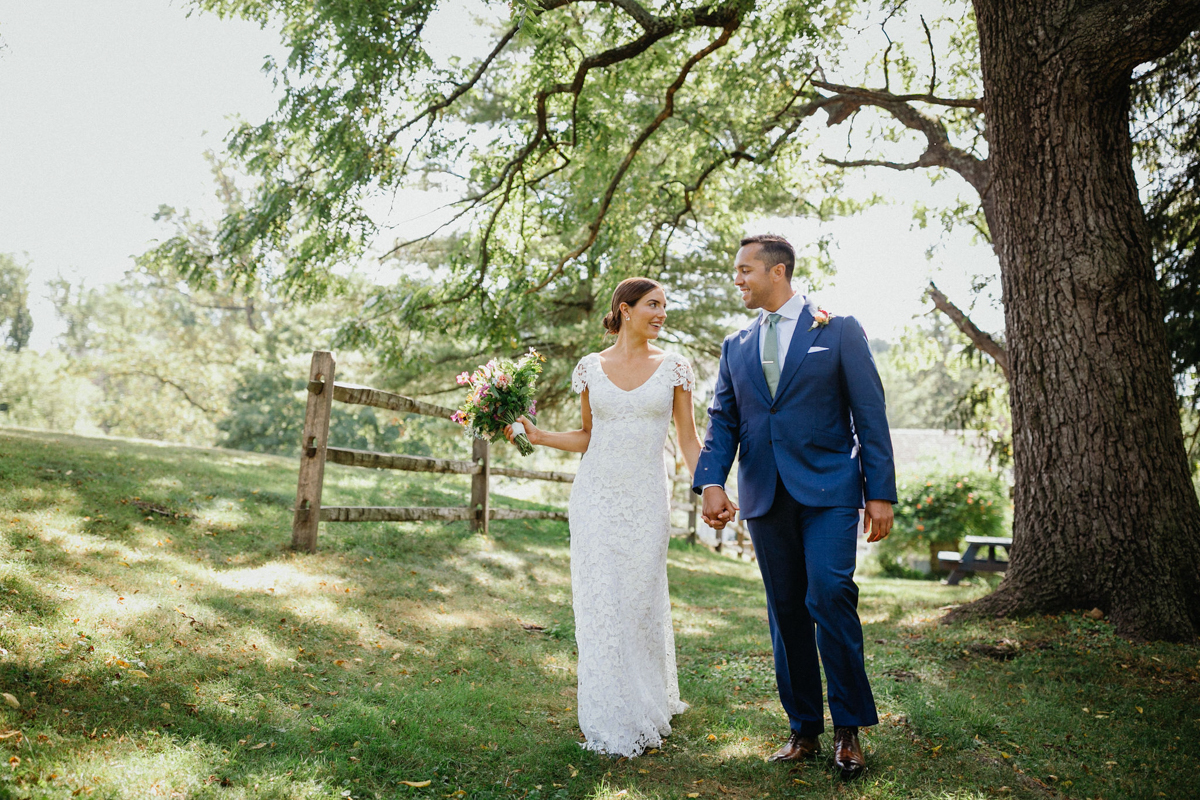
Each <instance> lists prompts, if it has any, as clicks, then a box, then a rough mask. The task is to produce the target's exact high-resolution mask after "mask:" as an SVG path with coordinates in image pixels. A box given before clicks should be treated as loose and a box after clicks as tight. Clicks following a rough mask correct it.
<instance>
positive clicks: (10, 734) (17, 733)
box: [0, 731, 21, 741]
mask: <svg viewBox="0 0 1200 800" xmlns="http://www.w3.org/2000/svg"><path fill="white" fill-rule="evenodd" d="M14 736H16V737H17V739H18V741H19V740H20V738H21V732H20V731H4V732H3V733H0V739H11V738H12V737H14Z"/></svg>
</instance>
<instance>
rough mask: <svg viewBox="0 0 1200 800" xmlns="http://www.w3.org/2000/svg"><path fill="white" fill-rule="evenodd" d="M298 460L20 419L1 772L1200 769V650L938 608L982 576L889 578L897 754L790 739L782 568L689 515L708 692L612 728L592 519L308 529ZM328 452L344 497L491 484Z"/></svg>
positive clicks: (558, 794)
mask: <svg viewBox="0 0 1200 800" xmlns="http://www.w3.org/2000/svg"><path fill="white" fill-rule="evenodd" d="M296 466H297V465H296V463H295V462H294V461H293V460H292V459H280V458H274V457H267V456H258V455H253V454H247V453H237V452H230V451H221V450H205V449H198V448H187V447H179V446H170V445H156V444H152V443H145V442H123V441H118V440H108V439H88V438H81V437H72V436H63V435H54V434H46V433H35V432H29V431H20V430H12V429H7V430H6V429H0V692H3V693H5V694H6V695H7V697H5V698H4V702H2V703H0V797H14V798H26V797H31V798H32V797H37V798H41V797H48V798H68V797H84V796H87V797H92V798H109V797H112V798H125V797H130V798H133V797H138V798H144V797H155V796H158V797H195V798H202V797H213V798H217V797H220V798H246V797H254V798H347V797H353V798H374V797H386V798H391V797H414V798H447V797H449V798H455V797H472V798H474V797H479V798H491V797H495V798H521V799H522V800H523V799H525V798H529V799H530V800H542V798H576V797H579V798H583V797H589V798H591V797H595V798H607V797H616V796H620V797H624V798H639V797H664V798H684V797H689V798H716V799H721V798H761V797H778V798H783V797H818V798H833V797H838V798H843V797H844V798H850V797H854V798H858V797H869V798H914V797H928V798H977V797H992V796H1006V797H1080V798H1083V797H1105V798H1123V797H1131V798H1154V797H1161V796H1166V797H1171V798H1180V797H1187V796H1194V785H1193V784H1194V778H1193V776H1192V775H1191V770H1192V769H1194V768H1195V765H1196V763H1197V757H1198V756H1200V745H1198V744H1197V742H1200V720H1197V719H1196V718H1197V717H1200V703H1198V701H1200V688H1198V685H1197V661H1198V659H1200V648H1197V647H1196V646H1194V645H1151V646H1146V645H1134V644H1130V643H1127V642H1124V641H1122V640H1119V639H1117V638H1115V637H1114V636H1113V634H1112V630H1111V627H1110V626H1109V625H1108V624H1107V623H1106V622H1105V621H1103V620H1092V619H1089V618H1087V617H1084V616H1082V615H1081V614H1079V613H1077V612H1074V613H1069V614H1064V615H1062V616H1059V617H1053V618H1044V619H1037V620H1026V621H1021V622H995V623H987V624H980V625H975V626H966V627H954V628H947V627H944V626H940V625H939V624H938V623H937V622H936V620H937V618H938V616H939V615H940V614H941V613H942V612H941V611H940V610H939V609H941V608H942V607H945V606H948V605H952V604H955V603H961V602H963V601H965V600H967V599H970V598H971V597H974V596H977V595H978V594H979V593H980V592H982V591H985V590H986V587H985V586H982V585H976V586H968V587H946V586H940V585H937V584H934V583H928V582H908V581H894V580H871V579H866V580H864V581H863V582H862V583H863V593H862V599H861V606H860V610H861V613H862V616H863V619H864V621H865V623H866V633H867V642H868V645H867V647H868V650H867V659H868V661H867V664H868V670H869V672H870V674H871V676H872V680H873V684H874V688H875V691H876V696H877V700H878V703H879V706H880V711H881V715H882V716H883V721H882V723H881V724H880V725H879V726H877V727H876V728H874V729H872V730H870V731H868V732H866V733H865V735H864V744H865V746H866V749H867V752H868V758H869V762H870V766H871V772H870V773H869V775H868V776H867V777H866V778H865V779H864V780H862V781H859V782H856V783H854V784H851V785H848V786H847V785H843V784H842V783H841V782H840V780H836V779H834V778H832V774H833V773H832V770H831V768H830V766H829V763H828V759H827V758H825V757H823V758H822V759H819V760H818V761H817V762H815V763H812V764H807V765H802V766H795V767H782V766H779V765H773V764H767V763H764V762H763V757H764V756H766V755H767V754H769V753H770V752H771V751H772V750H773V749H774V748H775V747H776V746H777V745H778V743H779V742H780V741H781V740H782V737H783V735H784V734H785V733H786V721H785V718H784V716H783V713H782V711H781V709H780V708H779V704H778V701H777V699H776V698H775V694H774V677H773V670H772V665H771V657H770V645H769V641H768V638H767V627H766V613H765V608H764V604H763V597H762V588H761V583H760V581H759V578H758V574H757V569H756V567H755V566H754V565H753V564H749V563H742V562H739V561H735V560H733V559H730V558H726V557H723V556H718V555H715V554H712V553H710V552H708V551H707V550H704V549H701V548H696V549H693V548H689V547H688V546H687V545H686V544H683V543H681V542H673V543H672V545H671V550H670V559H669V570H670V581H671V587H672V599H673V613H674V619H675V626H676V631H677V645H678V652H679V670H680V685H681V689H682V693H683V697H684V699H685V700H687V701H688V702H690V703H691V704H692V708H691V709H690V710H689V711H688V712H687V713H685V714H684V715H682V716H680V717H678V718H677V725H676V728H675V731H674V733H673V734H672V736H671V737H670V739H669V740H668V743H667V745H666V746H665V747H664V748H663V749H662V750H661V751H658V752H654V753H652V754H648V755H647V756H644V757H642V758H637V759H633V760H620V761H613V760H610V759H607V758H603V757H598V756H595V755H593V754H590V753H587V752H584V751H582V750H581V749H580V748H579V747H578V746H577V745H576V742H577V741H578V737H579V731H578V728H577V726H576V724H575V708H574V706H575V698H574V683H575V677H574V670H575V655H574V631H573V626H572V613H571V605H570V603H571V597H570V582H569V571H568V547H567V529H566V526H565V525H564V524H562V523H554V522H498V523H494V526H493V531H492V535H490V536H489V537H486V538H484V537H481V536H477V535H473V534H471V533H470V532H468V530H467V528H466V525H465V524H449V525H445V524H433V523H406V524H360V525H341V526H325V527H324V528H323V531H322V536H321V541H320V552H318V553H317V554H315V555H301V554H297V553H293V552H291V551H290V550H289V549H288V548H287V544H288V542H289V541H290V526H291V511H290V509H291V505H292V502H293V498H294V496H295V480H296ZM326 480H327V489H326V498H327V499H326V502H328V503H330V504H346V505H409V504H412V505H457V504H461V503H463V502H464V501H465V498H466V496H467V482H466V479H465V478H456V477H450V478H447V477H445V476H441V477H436V478H435V477H433V476H429V475H406V474H396V473H377V472H368V471H362V470H359V471H352V470H349V469H346V468H341V467H337V466H330V467H329V468H328V469H327V473H326ZM495 502H497V504H499V505H514V506H529V504H527V503H524V504H523V503H518V502H517V501H515V500H506V499H505V498H497V499H496V501H495ZM828 748H829V744H828V737H827V738H826V753H828Z"/></svg>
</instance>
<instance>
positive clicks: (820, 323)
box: [808, 308, 833, 331]
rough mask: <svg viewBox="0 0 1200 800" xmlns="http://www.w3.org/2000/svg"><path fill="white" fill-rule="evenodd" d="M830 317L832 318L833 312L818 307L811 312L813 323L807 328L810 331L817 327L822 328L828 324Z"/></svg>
mask: <svg viewBox="0 0 1200 800" xmlns="http://www.w3.org/2000/svg"><path fill="white" fill-rule="evenodd" d="M831 319H833V314H830V313H829V312H828V311H826V310H825V309H823V308H818V309H817V310H816V311H814V312H813V323H812V325H811V326H809V328H808V329H809V330H810V331H811V330H815V329H817V328H824V327H825V326H826V325H828V324H829V320H831Z"/></svg>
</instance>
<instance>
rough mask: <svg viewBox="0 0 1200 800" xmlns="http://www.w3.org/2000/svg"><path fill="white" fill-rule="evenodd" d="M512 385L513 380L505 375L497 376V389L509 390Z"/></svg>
mask: <svg viewBox="0 0 1200 800" xmlns="http://www.w3.org/2000/svg"><path fill="white" fill-rule="evenodd" d="M510 383H512V378H510V377H509V376H507V375H505V374H504V373H503V372H502V373H500V374H499V375H497V376H496V388H498V389H504V388H507V387H508V385H509V384H510Z"/></svg>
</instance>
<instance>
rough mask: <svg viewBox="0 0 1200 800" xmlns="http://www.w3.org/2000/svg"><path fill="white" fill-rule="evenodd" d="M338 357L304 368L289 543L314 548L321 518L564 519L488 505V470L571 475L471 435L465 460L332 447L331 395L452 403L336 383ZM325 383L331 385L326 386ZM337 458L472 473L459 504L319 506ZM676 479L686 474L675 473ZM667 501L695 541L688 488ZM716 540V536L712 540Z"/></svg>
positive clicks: (568, 479) (420, 409) (347, 399)
mask: <svg viewBox="0 0 1200 800" xmlns="http://www.w3.org/2000/svg"><path fill="white" fill-rule="evenodd" d="M336 369H337V363H336V362H335V360H334V358H333V354H332V353H328V352H325V351H321V350H318V351H316V352H314V353H313V357H312V365H311V367H310V369H309V379H308V402H307V405H306V407H305V411H304V441H303V447H302V448H301V455H300V474H299V479H298V482H297V488H296V506H295V510H294V515H293V518H292V547H294V548H296V549H298V550H307V551H309V552H315V551H316V549H317V534H318V531H319V528H320V523H322V522H421V521H430V520H437V521H444V522H455V521H468V522H470V523H471V527H472V529H473V530H479V531H482V532H484V533H487V529H488V522H489V521H490V520H494V519H497V520H515V519H552V520H562V521H565V520H566V519H567V514H566V512H565V511H540V510H525V509H510V508H492V507H491V504H490V502H489V484H490V481H491V476H493V475H500V476H504V477H509V478H522V479H527V480H540V481H553V482H558V483H572V482H573V481H574V480H575V475H574V474H573V473H570V472H547V471H540V470H531V469H518V468H516V467H493V466H492V465H491V459H490V450H489V447H488V443H487V442H486V441H483V440H481V439H476V440H475V442H474V444H473V446H472V452H471V460H470V461H464V460H459V459H449V458H430V457H427V456H409V455H402V454H399V453H375V452H371V451H369V450H352V449H350V448H346V447H333V446H330V444H329V441H328V440H329V423H330V417H331V415H332V413H333V402H334V401H335V400H336V401H338V402H340V403H346V404H349V405H364V406H372V407H374V408H382V409H386V410H388V411H397V412H404V413H410V414H421V415H424V416H429V417H440V418H442V419H450V418H451V416H452V415H453V414H454V409H452V408H447V407H445V406H440V405H437V404H436V403H427V402H424V401H422V400H415V399H413V398H411V397H405V396H404V395H399V394H393V393H391V392H385V391H382V390H380V389H372V388H371V387H369V386H359V385H356V384H352V383H338V382H337V381H336V380H335V379H334V378H335V373H336ZM330 386H332V387H333V390H332V391H328V389H329V387H330ZM330 462H332V463H334V464H341V465H344V466H348V467H365V468H369V469H398V470H405V471H408V472H434V473H441V474H457V475H470V476H471V501H470V505H468V506H462V507H457V506H456V507H444V508H443V507H422V506H395V507H393V506H322V505H321V491H322V488H323V486H324V481H325V464H326V463H330ZM673 480H674V481H675V482H687V483H690V481H685V480H684V479H682V478H680V477H678V476H676V477H675V478H673ZM672 509H673V510H677V511H684V512H686V513H687V515H688V525H687V527H686V528H678V527H672V528H671V533H672V534H675V535H686V536H687V537H688V539H689V541H691V542H693V543H695V542H698V541H700V540H699V537H698V536H697V533H696V531H697V524H698V519H699V516H700V513H699V512H700V504H699V497H698V496H696V495H692V496H691V503H688V504H683V503H678V502H673V503H672ZM716 549H717V550H718V551H720V549H721V547H720V544H719V540H718V545H717V548H716Z"/></svg>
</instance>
